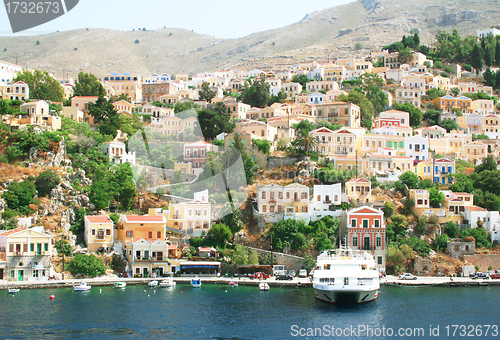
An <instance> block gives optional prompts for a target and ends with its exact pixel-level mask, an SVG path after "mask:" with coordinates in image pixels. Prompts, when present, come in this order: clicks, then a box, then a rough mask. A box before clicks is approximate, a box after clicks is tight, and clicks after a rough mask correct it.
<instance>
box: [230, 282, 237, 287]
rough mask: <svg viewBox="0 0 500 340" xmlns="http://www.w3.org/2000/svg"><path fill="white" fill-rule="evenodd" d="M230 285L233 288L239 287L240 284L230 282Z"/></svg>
mask: <svg viewBox="0 0 500 340" xmlns="http://www.w3.org/2000/svg"><path fill="white" fill-rule="evenodd" d="M229 285H230V286H231V287H238V284H237V283H236V282H234V281H231V282H229Z"/></svg>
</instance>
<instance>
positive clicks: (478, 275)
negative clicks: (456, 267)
mask: <svg viewBox="0 0 500 340" xmlns="http://www.w3.org/2000/svg"><path fill="white" fill-rule="evenodd" d="M472 278H473V279H489V278H490V276H489V275H488V273H483V272H477V273H476V275H474V277H472Z"/></svg>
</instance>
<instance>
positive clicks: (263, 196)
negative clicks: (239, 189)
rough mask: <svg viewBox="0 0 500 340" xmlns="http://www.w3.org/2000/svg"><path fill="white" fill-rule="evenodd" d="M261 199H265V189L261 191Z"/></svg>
mask: <svg viewBox="0 0 500 340" xmlns="http://www.w3.org/2000/svg"><path fill="white" fill-rule="evenodd" d="M262 199H263V200H265V199H266V192H265V191H263V192H262Z"/></svg>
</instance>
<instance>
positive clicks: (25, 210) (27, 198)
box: [3, 180, 36, 215]
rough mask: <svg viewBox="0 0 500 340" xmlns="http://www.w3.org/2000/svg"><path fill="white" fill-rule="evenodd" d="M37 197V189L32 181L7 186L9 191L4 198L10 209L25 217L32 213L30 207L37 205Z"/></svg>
mask: <svg viewBox="0 0 500 340" xmlns="http://www.w3.org/2000/svg"><path fill="white" fill-rule="evenodd" d="M35 196H36V188H35V183H33V181H32V180H24V181H22V182H12V183H10V184H8V185H7V191H5V192H4V194H3V198H4V200H5V202H6V203H7V206H8V207H9V209H12V210H14V211H17V212H18V213H20V214H24V215H28V214H30V213H31V212H32V211H31V209H30V208H29V205H30V204H35V200H34V198H35Z"/></svg>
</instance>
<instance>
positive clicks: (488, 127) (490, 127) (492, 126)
mask: <svg viewBox="0 0 500 340" xmlns="http://www.w3.org/2000/svg"><path fill="white" fill-rule="evenodd" d="M499 128H500V124H499V119H498V116H495V115H486V116H484V124H483V131H484V132H498V129H499Z"/></svg>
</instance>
